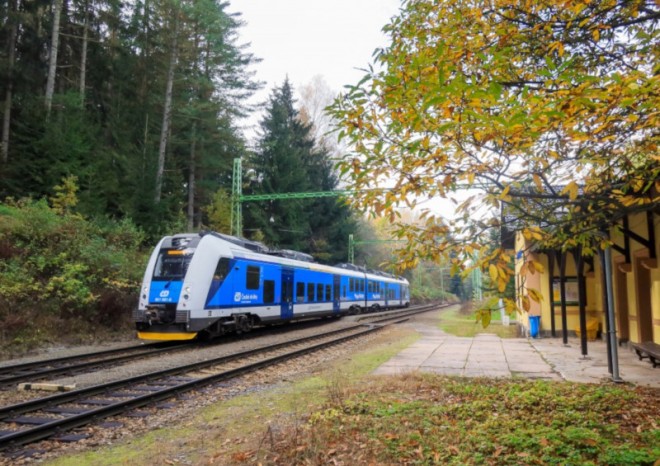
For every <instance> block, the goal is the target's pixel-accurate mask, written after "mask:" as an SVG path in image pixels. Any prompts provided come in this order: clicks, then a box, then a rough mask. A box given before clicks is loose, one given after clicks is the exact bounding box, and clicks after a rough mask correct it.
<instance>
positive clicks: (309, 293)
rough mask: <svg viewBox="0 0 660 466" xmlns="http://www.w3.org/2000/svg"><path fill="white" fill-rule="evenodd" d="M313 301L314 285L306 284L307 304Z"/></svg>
mask: <svg viewBox="0 0 660 466" xmlns="http://www.w3.org/2000/svg"><path fill="white" fill-rule="evenodd" d="M313 301H314V284H313V283H308V284H307V302H308V303H311V302H313Z"/></svg>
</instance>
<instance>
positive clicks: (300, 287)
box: [296, 282, 305, 303]
mask: <svg viewBox="0 0 660 466" xmlns="http://www.w3.org/2000/svg"><path fill="white" fill-rule="evenodd" d="M296 301H298V302H299V303H302V302H304V301H305V284H304V283H301V282H298V283H296Z"/></svg>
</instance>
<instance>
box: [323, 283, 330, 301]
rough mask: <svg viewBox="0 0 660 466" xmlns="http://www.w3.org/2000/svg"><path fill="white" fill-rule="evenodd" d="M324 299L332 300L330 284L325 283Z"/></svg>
mask: <svg viewBox="0 0 660 466" xmlns="http://www.w3.org/2000/svg"><path fill="white" fill-rule="evenodd" d="M325 300H326V301H332V288H330V285H325Z"/></svg>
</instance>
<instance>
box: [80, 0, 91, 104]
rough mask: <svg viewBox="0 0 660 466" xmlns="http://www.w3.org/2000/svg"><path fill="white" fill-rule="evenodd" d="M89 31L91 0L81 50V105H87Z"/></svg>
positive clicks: (84, 24) (84, 25)
mask: <svg viewBox="0 0 660 466" xmlns="http://www.w3.org/2000/svg"><path fill="white" fill-rule="evenodd" d="M88 31H89V1H85V22H84V23H83V38H82V51H81V52H80V54H81V57H80V107H81V108H84V107H85V86H86V79H87V42H88V35H89V33H88Z"/></svg>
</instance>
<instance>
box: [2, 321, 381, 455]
mask: <svg viewBox="0 0 660 466" xmlns="http://www.w3.org/2000/svg"><path fill="white" fill-rule="evenodd" d="M359 327H365V325H364V324H359V325H355V326H352V327H348V328H345V329H340V330H335V331H332V332H327V333H325V334H322V335H315V336H311V337H304V338H299V339H297V340H294V341H291V342H286V343H279V344H276V345H271V346H267V347H262V348H257V349H253V350H248V351H244V352H241V353H237V354H233V355H229V356H223V357H220V358H216V359H213V360H209V361H202V362H198V363H193V364H190V365H186V366H179V367H176V368H172V369H166V370H163V371H157V372H152V373H149V374H145V375H141V376H136V377H131V378H128V379H124V380H119V381H114V382H110V383H108V384H102V385H96V386H93V387H88V388H86V389H81V390H76V391H75V392H68V393H63V394H60V395H54V396H51V397H47V398H43V399H39V400H33V401H28V402H25V403H21V404H18V405H13V406H8V407H5V408H2V409H1V410H0V414H1V415H2V419H3V420H5V419H6V418H7V417H8V416H9V415H12V416H13V415H16V414H23V413H25V412H29V411H38V410H40V409H43V408H45V407H52V406H55V405H57V404H63V403H67V402H71V401H75V400H77V399H81V398H83V397H87V396H89V395H94V394H98V393H104V392H105V393H107V392H108V391H109V390H114V389H116V388H119V387H124V388H126V387H127V386H130V385H135V384H141V383H145V382H148V381H157V380H159V379H161V378H163V377H167V376H174V375H180V374H182V373H186V372H192V371H195V370H198V369H201V368H205V367H210V366H214V365H219V364H222V363H226V362H231V361H233V360H236V359H238V358H241V357H246V356H252V355H255V354H257V353H260V352H261V353H264V352H268V351H272V350H273V349H278V348H282V347H285V346H293V345H296V344H301V343H304V342H305V341H309V340H313V339H320V338H325V337H330V336H333V335H334V334H339V333H346V332H348V331H350V330H355V329H356V328H359ZM382 328H384V326H370V327H368V328H367V329H365V330H363V331H361V332H357V333H353V334H351V335H346V336H343V337H339V338H336V339H334V340H332V341H329V342H323V343H319V344H316V345H312V346H308V347H305V348H302V349H299V350H294V351H292V352H288V353H284V354H282V355H279V356H274V357H271V358H267V359H263V360H261V361H258V362H255V363H250V364H247V365H245V366H242V367H239V368H235V369H230V370H227V371H223V372H220V373H218V374H213V375H210V376H207V377H202V378H199V379H194V380H188V381H184V382H182V383H180V384H177V385H173V386H169V387H161V388H162V389H161V390H159V391H157V392H152V393H148V394H145V395H141V396H136V397H135V398H130V399H126V400H121V401H118V402H116V403H113V404H109V405H106V406H101V407H99V408H95V409H91V410H89V411H86V412H84V413H81V414H77V415H73V416H68V417H65V418H63V419H55V420H53V421H52V422H48V423H44V424H41V425H38V426H35V427H32V428H29V429H24V430H19V431H15V432H12V433H10V434H5V435H4V436H2V437H0V450H5V449H7V448H10V447H14V446H19V445H25V444H27V443H32V442H35V441H38V440H42V439H45V438H48V437H51V436H52V435H54V434H59V433H62V432H63V431H65V430H70V429H73V428H75V427H80V426H82V425H85V424H88V423H90V422H92V421H95V420H98V419H101V418H105V417H109V416H113V415H116V414H120V413H122V412H125V411H127V410H129V409H133V408H137V407H140V406H144V405H147V404H150V403H153V402H155V401H160V400H163V399H167V398H170V397H172V396H173V395H175V394H178V393H182V392H185V391H189V390H193V389H196V388H200V387H202V386H205V385H208V384H210V383H214V382H219V381H222V380H227V379H231V378H234V377H237V376H239V375H243V374H246V373H249V372H253V371H255V370H257V369H261V368H263V367H267V366H271V365H274V364H277V363H279V362H282V361H285V360H288V359H292V358H295V357H297V356H301V355H304V354H308V353H311V352H314V351H317V350H319V349H323V348H327V347H329V346H332V345H336V344H339V343H342V342H345V341H348V340H351V339H354V338H357V337H360V336H363V335H367V334H369V333H371V332H374V331H377V330H380V329H382ZM81 404H83V403H81ZM4 422H7V421H6V420H5V421H4Z"/></svg>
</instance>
